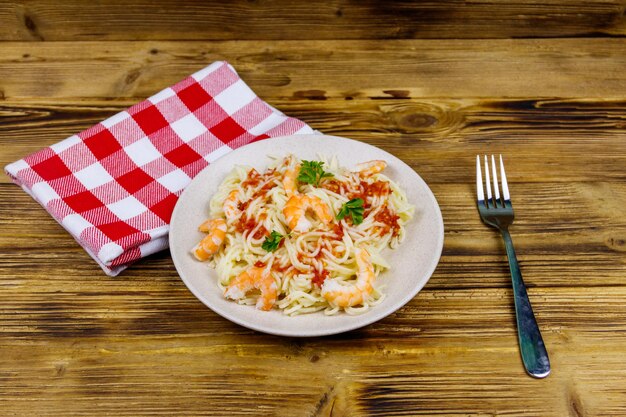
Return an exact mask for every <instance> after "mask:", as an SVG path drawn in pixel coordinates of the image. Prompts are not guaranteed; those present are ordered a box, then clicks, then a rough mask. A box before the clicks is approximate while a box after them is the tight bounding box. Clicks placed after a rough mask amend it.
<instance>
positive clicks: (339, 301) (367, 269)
mask: <svg viewBox="0 0 626 417" xmlns="http://www.w3.org/2000/svg"><path fill="white" fill-rule="evenodd" d="M354 255H355V258H356V265H357V267H358V272H357V280H356V283H354V284H351V285H341V284H339V282H337V280H334V279H327V280H325V281H324V284H323V285H322V292H321V294H322V297H324V298H325V299H326V300H327V301H328V302H329V303H331V304H334V305H337V306H339V307H352V306H355V305H358V304H362V303H363V301H365V299H366V298H367V296H369V295H370V294H371V293H372V291H374V287H373V286H372V283H373V282H374V276H375V275H374V267H373V265H372V262H371V260H370V254H369V252H367V251H366V250H365V249H361V248H356V249H355V251H354Z"/></svg>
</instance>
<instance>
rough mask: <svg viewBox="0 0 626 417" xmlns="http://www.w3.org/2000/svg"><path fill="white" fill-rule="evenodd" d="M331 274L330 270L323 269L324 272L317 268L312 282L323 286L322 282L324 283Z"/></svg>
mask: <svg viewBox="0 0 626 417" xmlns="http://www.w3.org/2000/svg"><path fill="white" fill-rule="evenodd" d="M329 274H330V272H328V271H327V270H325V269H322V272H319V271H317V270H315V276H314V277H313V279H311V282H312V283H313V284H315V285H317V286H318V287H321V286H322V284H324V281H326V278H328V275H329Z"/></svg>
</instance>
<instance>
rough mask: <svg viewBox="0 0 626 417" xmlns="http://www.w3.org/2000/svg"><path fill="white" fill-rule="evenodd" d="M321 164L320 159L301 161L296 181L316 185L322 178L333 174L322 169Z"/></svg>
mask: <svg viewBox="0 0 626 417" xmlns="http://www.w3.org/2000/svg"><path fill="white" fill-rule="evenodd" d="M323 165H324V163H323V162H321V161H302V165H301V166H300V172H299V173H298V181H300V182H304V183H306V184H312V185H314V186H316V187H317V186H318V185H319V183H320V180H321V179H322V178H326V177H332V176H333V174H331V173H330V172H325V171H324V167H323Z"/></svg>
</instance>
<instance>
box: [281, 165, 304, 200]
mask: <svg viewBox="0 0 626 417" xmlns="http://www.w3.org/2000/svg"><path fill="white" fill-rule="evenodd" d="M299 169H300V166H297V167H295V168H294V169H288V170H287V171H285V176H284V177H283V187H285V192H286V193H287V197H291V196H292V195H294V194H296V192H297V191H298V186H297V185H296V181H297V178H298V171H299Z"/></svg>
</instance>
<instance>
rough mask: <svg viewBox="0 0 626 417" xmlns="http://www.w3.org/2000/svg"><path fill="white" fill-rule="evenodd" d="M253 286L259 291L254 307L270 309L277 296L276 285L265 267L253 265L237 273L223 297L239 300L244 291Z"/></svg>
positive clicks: (251, 288)
mask: <svg viewBox="0 0 626 417" xmlns="http://www.w3.org/2000/svg"><path fill="white" fill-rule="evenodd" d="M255 288H256V289H258V290H260V291H261V295H260V296H259V298H258V299H257V302H256V308H258V309H259V310H265V311H267V310H271V309H272V306H273V305H274V303H275V302H276V298H277V297H278V286H277V285H276V281H274V278H272V275H271V274H270V273H269V270H268V269H267V268H260V267H256V266H253V267H252V268H249V269H248V270H246V271H244V272H242V273H241V274H239V275H238V276H237V277H235V279H233V280H232V281H231V282H230V284H228V287H226V290H225V291H224V297H226V298H230V299H232V300H240V299H242V298H244V297H245V296H246V293H248V292H249V291H251V290H253V289H255Z"/></svg>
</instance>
